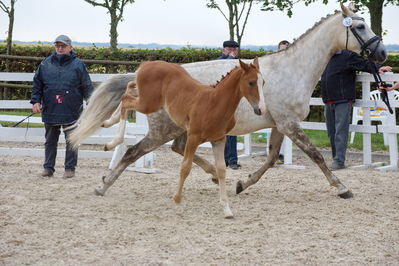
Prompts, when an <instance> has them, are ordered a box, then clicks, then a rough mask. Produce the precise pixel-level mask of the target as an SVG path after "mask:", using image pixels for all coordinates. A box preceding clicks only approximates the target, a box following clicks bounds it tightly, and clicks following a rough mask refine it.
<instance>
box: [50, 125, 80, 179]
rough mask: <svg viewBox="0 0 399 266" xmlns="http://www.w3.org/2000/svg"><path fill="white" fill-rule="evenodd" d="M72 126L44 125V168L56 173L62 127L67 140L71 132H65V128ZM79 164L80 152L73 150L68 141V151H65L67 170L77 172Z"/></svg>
mask: <svg viewBox="0 0 399 266" xmlns="http://www.w3.org/2000/svg"><path fill="white" fill-rule="evenodd" d="M67 126H70V125H52V124H44V127H45V129H46V133H45V138H46V142H45V143H44V164H43V168H44V169H47V170H49V171H51V172H54V171H55V169H54V166H55V159H56V157H57V145H58V139H59V137H60V133H61V127H62V129H63V131H64V135H65V139H66V140H67V139H68V136H69V134H70V133H71V130H65V127H67ZM77 162H78V151H77V150H76V151H75V150H73V149H72V147H71V145H70V144H69V143H68V141H66V151H65V170H72V171H74V170H75V167H76V164H77Z"/></svg>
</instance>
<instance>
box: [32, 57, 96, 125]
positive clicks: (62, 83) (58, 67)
mask: <svg viewBox="0 0 399 266" xmlns="http://www.w3.org/2000/svg"><path fill="white" fill-rule="evenodd" d="M92 91H93V86H92V84H91V80H90V77H89V74H88V72H87V69H86V66H85V65H84V63H83V62H82V61H81V60H80V59H79V58H77V57H76V55H75V53H74V52H73V51H71V53H70V55H57V54H56V53H55V52H54V53H53V54H52V55H50V56H49V57H47V58H46V59H44V60H43V61H42V62H41V64H40V66H39V68H38V69H37V71H36V73H35V76H34V78H33V87H32V97H31V101H30V103H31V104H35V103H41V104H42V108H43V109H42V121H43V122H44V123H47V124H58V125H66V124H71V123H73V122H75V121H76V120H77V119H78V118H79V115H80V113H81V111H82V109H83V99H85V100H86V101H87V99H88V98H89V96H90V94H91V93H92Z"/></svg>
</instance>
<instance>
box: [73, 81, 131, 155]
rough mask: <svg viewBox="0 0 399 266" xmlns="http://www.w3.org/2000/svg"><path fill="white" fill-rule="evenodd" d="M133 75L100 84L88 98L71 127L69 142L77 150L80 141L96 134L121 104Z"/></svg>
mask: <svg viewBox="0 0 399 266" xmlns="http://www.w3.org/2000/svg"><path fill="white" fill-rule="evenodd" d="M135 76H136V75H135V74H128V75H116V76H113V77H111V78H110V79H108V80H106V81H104V82H103V83H101V84H100V85H99V86H98V87H97V88H96V89H95V90H94V92H93V94H92V95H91V96H90V98H89V104H88V105H87V107H86V108H85V109H84V110H83V112H82V114H81V115H80V117H79V119H78V121H77V122H76V123H75V125H74V126H72V128H73V131H72V133H71V135H70V136H69V140H68V141H69V142H70V143H71V144H72V146H73V148H74V149H77V148H78V146H79V144H80V143H82V141H83V140H84V139H85V138H87V137H89V136H90V135H92V134H93V133H94V132H96V131H97V130H98V129H99V128H100V127H101V125H102V123H103V122H104V121H105V120H107V119H109V118H110V116H111V115H112V113H113V112H114V111H115V109H116V108H117V107H118V105H119V104H120V102H121V97H122V95H123V93H125V91H126V86H127V84H128V83H129V81H133V80H134V79H135Z"/></svg>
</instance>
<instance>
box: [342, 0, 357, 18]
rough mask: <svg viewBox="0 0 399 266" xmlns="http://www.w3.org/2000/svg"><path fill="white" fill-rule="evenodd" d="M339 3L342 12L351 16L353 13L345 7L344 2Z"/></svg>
mask: <svg viewBox="0 0 399 266" xmlns="http://www.w3.org/2000/svg"><path fill="white" fill-rule="evenodd" d="M340 5H341V10H342V13H343V14H344V15H346V16H348V17H352V16H353V15H354V13H353V12H352V11H351V10H350V9H349V8H347V7H346V6H345V5H344V4H342V2H341V3H340Z"/></svg>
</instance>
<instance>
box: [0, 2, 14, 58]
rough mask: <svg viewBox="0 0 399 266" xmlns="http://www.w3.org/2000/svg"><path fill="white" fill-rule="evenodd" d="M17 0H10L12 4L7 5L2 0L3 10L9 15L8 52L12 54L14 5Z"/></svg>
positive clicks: (0, 3)
mask: <svg viewBox="0 0 399 266" xmlns="http://www.w3.org/2000/svg"><path fill="white" fill-rule="evenodd" d="M15 2H17V0H10V6H9V7H7V6H6V5H5V4H4V1H0V8H1V10H3V11H4V12H5V13H6V14H7V16H8V31H7V50H6V53H7V54H11V49H12V32H13V28H14V5H15Z"/></svg>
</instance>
